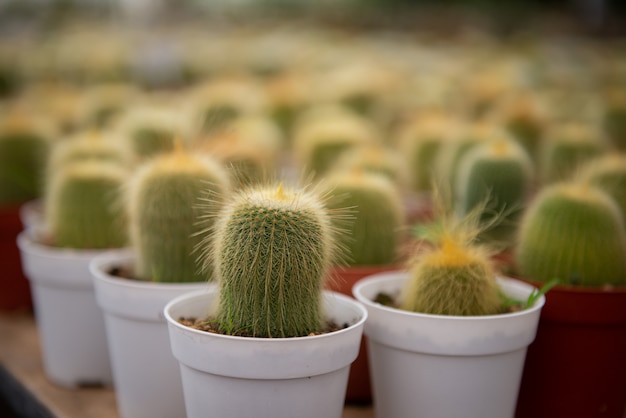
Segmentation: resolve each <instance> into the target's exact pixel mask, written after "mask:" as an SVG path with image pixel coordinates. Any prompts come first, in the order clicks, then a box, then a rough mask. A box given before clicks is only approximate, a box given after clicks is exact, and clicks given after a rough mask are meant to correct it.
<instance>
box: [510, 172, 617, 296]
mask: <svg viewBox="0 0 626 418" xmlns="http://www.w3.org/2000/svg"><path fill="white" fill-rule="evenodd" d="M625 254H626V236H625V233H624V223H623V219H622V216H621V214H620V212H619V209H618V207H617V205H616V203H615V202H614V201H613V200H612V199H611V198H610V197H609V196H608V195H607V194H606V193H604V192H602V191H601V190H599V189H597V188H595V187H592V186H590V185H587V184H555V185H552V186H546V188H545V189H544V190H542V191H541V193H540V194H539V195H538V196H536V197H535V199H534V200H533V202H532V204H531V206H530V207H529V208H528V209H527V210H526V212H525V214H524V217H523V219H522V222H521V225H520V231H519V237H518V244H517V247H516V262H517V264H518V268H519V272H520V274H522V275H523V276H524V277H527V278H529V279H534V280H538V281H543V282H545V281H549V280H552V279H559V280H560V281H561V282H562V283H564V284H574V285H585V286H599V285H603V284H614V285H617V284H625V283H626V257H625Z"/></svg>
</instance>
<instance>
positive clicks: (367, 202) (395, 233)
mask: <svg viewBox="0 0 626 418" xmlns="http://www.w3.org/2000/svg"><path fill="white" fill-rule="evenodd" d="M322 184H323V185H324V189H325V190H326V193H328V195H329V198H328V200H327V202H326V207H327V208H328V209H330V210H338V209H341V208H344V207H346V208H353V211H354V219H350V222H349V223H347V222H344V220H343V219H341V218H338V219H337V220H336V221H335V222H336V227H337V228H338V229H346V230H348V231H349V232H350V234H348V235H344V237H345V239H344V240H343V242H342V245H343V246H344V247H345V248H346V249H347V251H346V261H347V263H348V264H350V265H353V266H373V265H388V264H392V263H394V262H396V261H397V258H398V253H399V246H400V228H401V227H402V224H403V221H404V212H403V207H402V199H401V196H400V194H399V191H398V189H397V188H396V186H395V184H394V183H392V182H391V181H390V180H389V179H388V178H387V177H384V176H382V175H381V174H376V173H370V172H364V171H361V170H352V171H347V172H338V173H337V174H334V175H332V176H330V177H329V178H327V179H325V181H324V182H323V183H322Z"/></svg>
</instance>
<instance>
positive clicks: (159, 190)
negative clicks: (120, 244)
mask: <svg viewBox="0 0 626 418" xmlns="http://www.w3.org/2000/svg"><path fill="white" fill-rule="evenodd" d="M228 190H229V180H228V175H227V174H226V171H225V169H224V168H223V167H222V166H221V165H220V164H219V163H218V162H216V161H214V160H213V159H211V158H210V157H208V156H199V155H192V154H189V153H187V152H185V151H183V150H182V149H177V150H175V151H174V152H171V153H168V154H163V155H160V156H157V157H155V158H154V159H152V160H150V161H148V162H147V163H146V164H144V165H143V166H142V167H141V168H140V169H139V170H138V172H137V173H136V174H135V175H134V176H133V178H132V180H131V181H130V182H129V185H128V191H127V193H128V199H127V203H128V214H129V223H130V239H131V245H132V247H133V248H134V249H135V253H136V257H137V260H136V264H135V275H136V276H137V278H139V279H142V280H150V281H155V282H192V281H203V280H206V275H207V272H202V271H201V268H200V267H201V266H200V264H199V263H198V261H197V254H195V253H194V248H195V247H196V246H197V245H198V243H199V242H200V241H201V239H202V232H203V231H205V230H207V229H208V230H210V228H211V224H212V220H213V219H212V218H209V219H205V220H202V222H201V219H200V218H199V217H200V212H201V211H202V210H203V209H201V208H200V207H199V206H200V205H199V203H200V199H203V202H204V203H203V205H204V206H206V205H208V206H209V207H211V208H212V209H217V208H219V207H220V206H221V201H222V197H223V195H224V193H226V192H227V191H228ZM207 193H208V195H207ZM208 275H209V279H210V280H212V278H213V276H212V274H211V272H208Z"/></svg>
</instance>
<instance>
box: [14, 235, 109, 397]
mask: <svg viewBox="0 0 626 418" xmlns="http://www.w3.org/2000/svg"><path fill="white" fill-rule="evenodd" d="M17 244H18V247H19V249H20V254H21V258H22V266H23V269H24V273H25V275H26V277H27V278H28V280H29V282H30V288H31V293H32V296H33V308H34V311H35V320H36V323H37V329H38V332H39V338H40V341H41V350H42V357H43V366H44V371H45V373H46V375H47V377H48V378H49V379H50V380H51V381H53V382H54V383H56V384H58V385H61V386H66V387H80V386H93V385H103V386H108V385H111V384H112V382H113V379H112V373H111V366H110V362H109V354H108V350H107V342H106V332H105V328H104V319H103V316H102V312H101V311H100V308H99V307H98V305H97V303H96V298H95V294H94V289H93V281H92V279H91V275H90V273H89V263H90V262H91V260H92V259H93V258H94V257H95V256H97V255H99V254H101V253H103V252H104V251H105V250H75V249H68V248H58V247H51V246H47V245H44V244H41V243H39V242H38V240H37V233H36V230H35V229H33V228H31V229H28V230H24V231H23V232H22V233H20V234H19V235H18V237H17Z"/></svg>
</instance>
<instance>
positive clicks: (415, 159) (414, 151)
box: [398, 113, 458, 191]
mask: <svg viewBox="0 0 626 418" xmlns="http://www.w3.org/2000/svg"><path fill="white" fill-rule="evenodd" d="M457 125H458V123H456V122H455V121H454V120H453V119H450V118H449V117H445V116H444V115H442V114H440V113H435V114H429V115H428V114H427V115H426V116H425V117H420V118H418V119H417V120H416V121H413V122H411V123H410V124H408V125H407V126H405V127H403V129H402V131H401V132H400V133H399V144H398V145H399V147H400V149H401V150H402V151H403V152H404V155H405V158H406V160H407V162H408V164H407V165H408V167H409V168H408V169H409V171H410V174H409V175H410V178H411V180H410V185H411V188H412V189H413V190H415V191H430V190H431V187H432V184H433V174H434V173H435V161H437V160H438V159H439V158H440V157H439V156H438V154H439V152H440V150H441V149H444V148H445V147H446V144H447V143H448V142H449V141H450V139H451V138H453V137H454V135H455V133H456V129H458V126H457Z"/></svg>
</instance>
